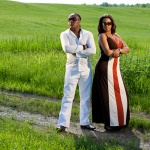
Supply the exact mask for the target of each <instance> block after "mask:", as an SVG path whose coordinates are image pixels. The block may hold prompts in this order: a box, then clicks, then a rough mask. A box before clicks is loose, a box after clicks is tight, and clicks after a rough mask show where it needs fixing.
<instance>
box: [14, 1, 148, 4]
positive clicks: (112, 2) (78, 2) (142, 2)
mask: <svg viewBox="0 0 150 150" xmlns="http://www.w3.org/2000/svg"><path fill="white" fill-rule="evenodd" d="M12 1H17V2H23V3H55V4H91V5H92V4H96V5H100V4H102V3H103V2H107V3H109V4H129V5H131V4H137V3H138V4H147V3H150V0H135V1H134V0H75V1H74V0H12Z"/></svg>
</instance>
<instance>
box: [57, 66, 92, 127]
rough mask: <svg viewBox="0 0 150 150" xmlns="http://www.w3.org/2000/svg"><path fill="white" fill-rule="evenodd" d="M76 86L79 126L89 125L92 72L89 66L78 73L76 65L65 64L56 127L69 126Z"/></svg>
mask: <svg viewBox="0 0 150 150" xmlns="http://www.w3.org/2000/svg"><path fill="white" fill-rule="evenodd" d="M77 84H78V85H79V94H80V125H89V124H90V122H89V115H90V92H91V85H92V70H91V66H90V64H89V65H88V67H87V66H86V68H84V69H83V68H82V71H79V66H78V65H72V64H67V65H66V74H65V84H64V97H63V99H62V105H61V110H60V113H59V118H58V126H65V127H69V126H70V117H71V110H72V103H73V99H74V96H75V91H76V87H77Z"/></svg>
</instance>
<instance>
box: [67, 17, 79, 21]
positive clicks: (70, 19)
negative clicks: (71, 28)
mask: <svg viewBox="0 0 150 150" xmlns="http://www.w3.org/2000/svg"><path fill="white" fill-rule="evenodd" d="M77 20H79V19H76V18H74V17H73V18H68V21H77Z"/></svg>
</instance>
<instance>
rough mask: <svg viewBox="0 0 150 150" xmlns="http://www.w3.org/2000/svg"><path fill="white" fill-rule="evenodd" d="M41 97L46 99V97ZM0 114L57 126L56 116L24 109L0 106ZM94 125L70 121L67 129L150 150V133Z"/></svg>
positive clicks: (41, 124)
mask: <svg viewBox="0 0 150 150" xmlns="http://www.w3.org/2000/svg"><path fill="white" fill-rule="evenodd" d="M0 93H1V92H0ZM11 94H12V93H11ZM22 96H25V97H26V96H29V97H30V98H31V97H32V98H37V97H36V96H34V95H32V96H31V95H22ZM43 98H44V99H46V97H43ZM0 115H1V116H2V117H7V116H14V117H16V118H17V119H18V120H29V121H31V120H32V121H33V122H34V123H35V124H36V125H40V126H53V127H54V128H56V126H57V118H54V117H45V116H43V115H41V114H30V113H28V112H25V111H21V112H18V111H16V110H13V109H12V108H9V107H3V106H0ZM141 115H142V114H141ZM146 117H147V116H146ZM94 125H95V126H96V127H97V131H88V130H81V129H80V125H79V123H78V122H71V126H70V128H69V129H68V131H69V132H70V133H73V134H76V135H78V136H80V135H84V136H91V137H93V138H95V139H97V140H103V139H107V140H109V139H110V140H113V141H116V142H117V143H119V144H121V145H123V146H124V149H127V150H128V149H129V150H130V149H133V150H135V149H139V150H140V149H143V150H150V139H147V138H148V137H150V133H145V134H143V133H142V132H139V131H137V130H129V129H123V130H121V131H119V132H117V133H108V132H105V130H104V129H103V126H102V125H99V124H94ZM145 137H146V138H145Z"/></svg>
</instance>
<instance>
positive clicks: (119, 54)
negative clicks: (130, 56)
mask: <svg viewBox="0 0 150 150" xmlns="http://www.w3.org/2000/svg"><path fill="white" fill-rule="evenodd" d="M119 56H121V53H120V49H115V50H113V53H112V57H114V58H118V57H119Z"/></svg>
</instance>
